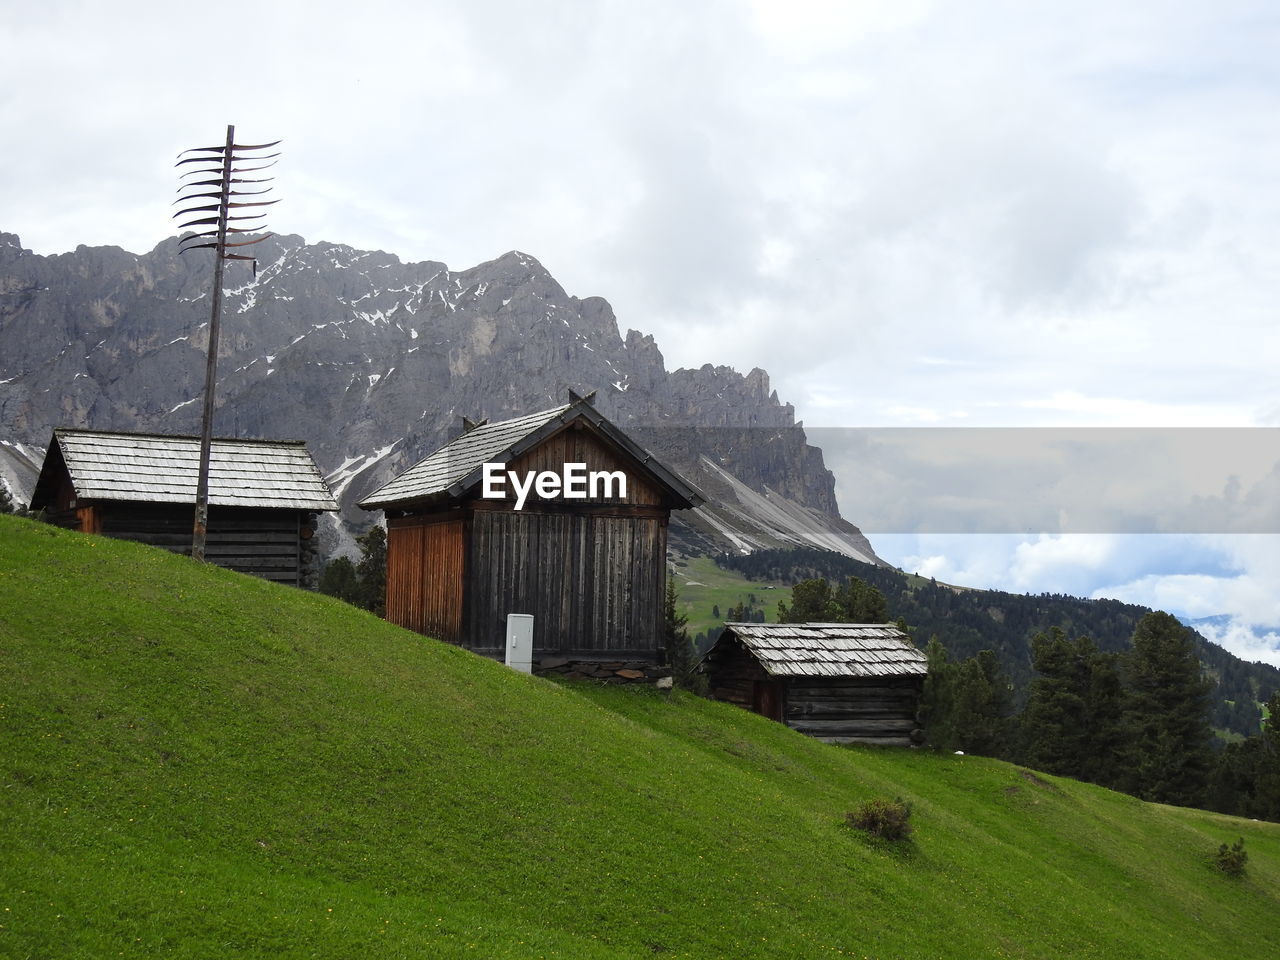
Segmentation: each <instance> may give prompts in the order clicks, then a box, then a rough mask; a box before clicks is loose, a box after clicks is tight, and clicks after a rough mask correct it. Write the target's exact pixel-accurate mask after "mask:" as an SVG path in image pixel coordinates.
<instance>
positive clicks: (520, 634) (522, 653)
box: [507, 613, 533, 673]
mask: <svg viewBox="0 0 1280 960" xmlns="http://www.w3.org/2000/svg"><path fill="white" fill-rule="evenodd" d="M507 666H508V667H510V668H511V669H513V670H519V671H520V672H521V673H533V615H532V614H528V613H508V614H507Z"/></svg>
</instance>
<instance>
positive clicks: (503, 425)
mask: <svg viewBox="0 0 1280 960" xmlns="http://www.w3.org/2000/svg"><path fill="white" fill-rule="evenodd" d="M579 419H582V420H586V421H587V422H588V423H589V424H590V425H591V426H592V427H594V428H595V429H596V430H597V431H598V432H599V433H600V434H601V435H602V436H604V437H605V438H607V439H608V440H610V441H611V442H612V443H613V444H614V445H615V446H617V447H619V448H621V449H622V450H623V451H625V452H626V453H627V454H629V455H630V456H631V457H632V458H633V459H635V460H636V461H637V462H638V463H639V465H640V467H641V468H642V469H643V470H645V471H646V472H647V473H649V474H650V476H652V477H653V479H655V480H656V481H657V482H658V483H659V484H660V485H662V486H664V487H665V488H666V489H667V490H668V491H669V492H670V493H671V494H672V496H673V497H674V499H675V500H676V501H677V505H678V506H681V507H696V506H697V505H698V504H700V503H702V496H701V495H700V494H699V493H698V491H696V490H695V489H694V488H693V487H691V486H689V485H688V484H687V483H685V482H684V481H683V480H681V479H680V478H679V477H678V476H676V475H675V474H674V473H672V472H671V471H670V470H668V469H667V468H666V467H664V466H663V465H662V464H661V463H659V462H658V461H657V460H655V459H654V458H653V455H652V454H650V453H649V452H648V451H646V450H645V449H644V448H643V447H641V446H639V445H638V444H637V443H636V442H635V441H633V440H631V439H630V438H629V437H628V436H627V435H626V434H625V433H623V432H622V431H621V430H619V429H618V428H617V427H615V426H614V425H613V424H612V423H610V422H609V420H607V419H606V418H605V417H604V415H603V414H601V413H600V412H599V411H597V410H596V409H595V408H594V407H593V406H591V404H590V402H589V400H588V399H577V400H575V401H574V402H572V403H567V404H565V405H563V406H560V407H553V408H552V409H550V410H541V411H539V412H538V413H530V414H527V415H526V416H523V417H516V418H514V419H512V420H503V421H501V422H499V423H488V424H484V425H483V426H479V427H476V428H474V429H472V430H470V431H469V432H467V433H464V434H462V436H460V437H458V438H457V439H455V440H453V441H451V442H450V443H447V444H445V445H444V446H443V447H441V448H440V449H439V450H437V451H436V452H435V453H433V454H431V455H430V456H429V457H427V458H426V459H424V460H420V461H419V462H418V463H416V464H414V465H413V466H412V467H410V468H409V469H408V470H406V471H405V472H404V473H402V474H400V475H399V476H397V477H395V478H394V479H392V480H390V481H389V482H388V483H386V484H384V485H383V486H382V487H380V488H379V489H378V490H376V491H374V492H373V493H371V494H370V495H369V496H367V497H365V499H363V500H362V501H360V506H362V507H364V508H365V509H366V510H381V509H386V508H401V507H406V506H424V505H427V504H430V503H432V502H435V501H442V500H449V499H454V498H457V497H461V496H463V495H464V494H465V493H466V492H467V491H469V490H470V489H471V488H473V487H475V486H478V485H479V484H480V482H481V480H482V479H483V470H484V465H485V464H486V463H509V462H510V461H512V460H515V459H516V458H517V457H519V456H521V455H522V454H523V453H525V452H526V451H528V450H532V449H533V448H534V447H536V446H537V445H538V444H540V443H542V442H543V441H544V440H546V439H548V438H550V437H551V436H553V435H554V434H556V433H559V432H560V431H561V430H562V429H564V428H565V427H566V426H568V425H569V424H570V423H572V422H573V421H575V420H579Z"/></svg>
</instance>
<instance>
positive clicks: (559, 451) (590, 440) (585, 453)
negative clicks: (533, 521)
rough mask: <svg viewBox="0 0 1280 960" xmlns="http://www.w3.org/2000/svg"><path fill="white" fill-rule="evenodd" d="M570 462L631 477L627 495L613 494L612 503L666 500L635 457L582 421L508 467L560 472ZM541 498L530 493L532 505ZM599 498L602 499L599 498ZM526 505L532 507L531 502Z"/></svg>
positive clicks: (519, 472)
mask: <svg viewBox="0 0 1280 960" xmlns="http://www.w3.org/2000/svg"><path fill="white" fill-rule="evenodd" d="M566 463H585V464H586V465H587V472H588V473H591V472H592V471H597V470H607V471H610V472H612V471H621V472H622V473H624V474H625V475H626V477H627V495H626V496H625V497H613V498H610V499H609V500H607V501H604V502H607V503H612V504H624V503H625V504H634V505H647V506H657V505H658V504H661V503H662V502H663V500H664V497H663V493H662V491H661V490H660V489H659V488H658V487H657V486H655V485H654V484H653V483H651V482H650V481H649V480H648V479H647V478H646V477H644V476H643V475H642V474H641V473H640V472H639V471H638V470H636V467H635V461H634V460H632V459H631V458H630V457H626V456H624V455H622V454H621V453H619V452H618V451H616V450H614V449H613V448H612V447H610V446H608V445H607V444H605V443H604V442H603V441H601V440H600V438H599V437H597V436H596V435H595V434H594V433H593V432H592V431H591V429H590V427H589V426H588V425H587V424H585V423H583V422H581V421H579V422H576V423H574V424H572V425H571V426H569V427H568V428H566V429H565V430H563V431H561V432H560V433H557V434H556V435H555V436H552V437H549V438H548V439H547V440H546V441H544V442H543V443H540V444H539V445H538V446H537V447H535V448H534V449H532V450H530V451H529V452H527V453H525V454H524V455H523V456H521V457H517V458H516V459H515V460H514V461H512V462H511V463H510V464H508V465H507V467H506V469H507V470H512V471H515V472H516V473H517V474H520V475H522V476H523V475H524V474H525V473H526V472H528V471H532V472H538V471H543V470H547V471H550V472H552V473H557V474H558V473H560V472H561V471H562V470H563V469H564V465H565V464H566ZM537 502H538V498H537V495H536V494H535V493H532V492H531V493H530V494H529V505H533V504H535V503H537ZM567 502H568V503H576V504H581V503H588V502H592V501H591V499H590V498H588V499H587V500H570V501H567ZM595 502H600V501H599V500H596V501H595ZM525 509H526V510H527V509H529V507H528V506H526V507H525Z"/></svg>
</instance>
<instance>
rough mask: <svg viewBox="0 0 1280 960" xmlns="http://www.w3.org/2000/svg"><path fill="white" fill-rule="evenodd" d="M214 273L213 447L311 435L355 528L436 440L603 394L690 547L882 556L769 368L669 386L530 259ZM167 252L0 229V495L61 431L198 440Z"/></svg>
mask: <svg viewBox="0 0 1280 960" xmlns="http://www.w3.org/2000/svg"><path fill="white" fill-rule="evenodd" d="M255 249H256V250H257V251H258V255H259V257H260V259H259V262H258V265H257V270H256V273H254V272H252V271H251V270H250V268H249V266H248V265H247V264H238V263H232V264H229V266H228V269H227V278H226V282H225V287H224V288H225V299H224V306H223V314H222V316H223V322H222V335H221V338H220V344H219V351H218V355H219V356H218V379H219V382H218V388H217V405H218V406H217V414H216V418H215V424H214V430H215V433H217V434H219V435H231V436H243V437H272V438H301V439H305V440H306V441H307V442H308V444H309V446H310V449H311V450H312V452H313V454H314V455H315V457H316V460H317V462H318V463H319V464H320V466H321V469H322V470H324V471H326V472H327V473H328V476H329V480H330V483H331V485H332V486H333V487H334V491H335V493H337V494H338V496H339V499H340V500H341V502H342V503H343V505H344V510H343V517H344V518H345V520H346V525H347V527H348V528H350V527H356V528H358V527H363V526H367V525H368V523H369V522H370V521H371V519H372V518H371V517H370V516H369V515H367V514H364V513H363V512H362V511H360V510H358V509H357V508H355V507H354V504H355V502H356V501H357V500H358V499H359V498H360V497H361V496H363V495H364V494H365V493H367V492H369V491H371V490H372V489H374V488H375V487H376V486H378V485H380V484H381V483H382V482H384V481H385V480H386V479H387V478H389V477H390V476H391V475H393V474H394V473H396V472H398V471H400V470H402V469H404V468H405V467H407V466H409V465H410V464H412V463H414V462H415V461H417V460H418V459H420V458H421V457H423V456H425V455H426V454H428V453H430V452H431V451H432V450H433V449H435V448H436V447H438V446H439V445H440V444H442V443H444V442H445V441H446V440H448V439H449V438H450V437H452V436H453V435H455V434H456V433H457V432H458V431H459V430H460V423H461V418H462V416H464V415H465V416H469V417H471V418H473V419H479V418H482V417H488V418H491V419H495V420H496V419H500V418H504V417H508V416H514V415H517V414H519V413H525V412H529V411H532V410H537V409H544V408H546V407H549V406H553V405H555V404H557V403H562V402H564V399H565V397H566V395H567V391H568V390H569V389H571V388H572V389H576V390H578V391H579V392H586V391H587V390H591V389H596V390H597V391H598V393H597V398H596V405H597V407H598V408H599V409H600V410H601V412H603V413H604V414H605V415H606V416H608V417H610V418H611V419H613V420H614V421H615V422H616V423H618V424H619V425H620V426H622V427H623V428H624V429H626V430H628V431H629V432H631V433H632V434H633V435H634V436H635V437H636V438H637V439H638V440H639V441H640V442H642V443H644V444H645V445H647V446H649V447H650V448H651V449H653V450H654V452H655V453H657V454H658V455H659V456H660V457H662V458H663V459H664V460H665V461H667V462H668V463H669V464H670V465H671V466H673V467H674V468H676V469H677V470H678V471H680V472H681V473H682V474H683V475H685V476H686V477H687V479H689V480H690V481H691V482H693V483H694V484H695V485H697V486H698V487H699V488H701V489H702V490H703V491H704V493H705V494H706V495H707V497H708V501H709V503H708V505H707V506H706V507H704V508H701V509H699V510H698V511H696V512H692V513H690V514H686V515H685V516H684V517H682V518H680V520H678V521H676V522H675V523H673V540H674V541H676V542H677V543H678V544H679V545H681V546H682V547H683V548H684V549H710V550H716V551H719V550H725V549H729V550H751V549H754V548H757V547H761V546H776V545H787V544H803V545H818V546H823V547H825V548H826V549H831V550H836V551H839V552H841V553H845V554H847V555H849V556H854V557H859V558H862V559H867V560H873V561H874V560H875V554H874V553H873V551H872V550H871V546H870V544H869V543H867V541H866V539H865V538H864V537H863V536H862V535H861V534H860V533H859V532H858V530H857V529H856V528H855V527H853V526H852V525H851V524H849V523H847V522H845V521H844V520H843V519H841V518H840V516H839V512H838V509H837V507H836V501H835V494H834V482H833V478H832V476H831V473H830V472H829V471H828V470H827V469H826V468H825V466H824V465H823V460H822V452H821V451H820V450H819V449H817V448H816V447H813V446H810V445H809V444H808V443H807V442H806V439H805V435H804V431H803V428H802V426H801V425H800V424H797V423H796V422H795V411H794V409H793V408H792V407H791V405H790V404H785V403H782V402H781V401H780V400H779V399H778V396H777V393H776V392H774V391H772V390H771V389H770V386H769V377H768V374H766V373H765V372H764V371H763V370H759V369H756V370H752V371H751V372H750V373H748V374H746V375H745V376H744V375H742V374H739V373H738V372H736V371H734V370H732V369H730V368H728V367H715V366H711V365H710V364H708V365H706V366H703V367H701V368H699V369H696V370H687V369H679V370H675V371H668V370H667V369H666V366H665V363H664V361H663V357H662V353H661V352H660V350H659V349H658V346H657V344H656V343H655V342H654V340H653V338H652V337H651V336H645V335H642V334H641V333H639V332H637V331H636V330H628V331H627V333H626V336H625V337H624V336H622V335H621V334H620V333H619V329H618V324H617V320H616V318H615V317H614V314H613V310H612V308H611V307H610V306H609V304H608V303H607V302H606V301H605V300H603V299H601V298H599V297H587V298H585V299H579V298H577V297H574V296H570V295H569V294H568V293H566V292H565V291H564V289H563V288H562V287H561V286H560V285H559V284H558V283H557V282H556V281H555V279H554V278H553V277H552V276H551V275H550V274H549V273H548V272H547V271H546V269H545V268H543V266H542V265H541V264H540V263H539V262H538V261H537V260H535V259H534V258H533V257H531V256H528V255H527V254H524V253H519V252H511V253H507V254H505V255H503V256H501V257H499V258H498V259H496V260H492V261H490V262H488V263H483V264H480V265H479V266H475V267H472V268H470V269H467V270H462V271H453V270H450V269H449V268H448V267H447V266H445V265H444V264H443V263H435V262H430V261H428V262H423V263H402V262H401V261H400V260H399V259H398V258H396V257H394V256H392V255H390V254H386V253H381V252H376V251H361V250H354V249H352V248H350V247H347V246H342V245H340V244H332V243H314V244H308V243H307V242H305V241H304V240H303V239H302V238H301V237H296V236H277V237H272V238H270V239H268V240H267V241H265V242H264V243H262V244H260V245H258V246H257V247H256V248H255ZM202 253H206V252H205V251H201V252H197V253H193V254H190V255H188V256H185V257H179V256H178V253H177V242H176V239H173V238H171V239H168V240H166V241H164V242H162V243H161V244H159V245H158V246H157V247H156V248H155V249H154V250H152V251H151V252H150V253H147V254H142V255H137V254H132V253H128V252H126V251H124V250H121V249H119V248H118V247H94V248H90V247H85V246H81V247H78V248H77V249H76V250H75V251H74V252H72V253H67V254H62V255H57V256H39V255H35V254H33V253H31V251H29V250H24V249H23V248H22V245H21V242H20V240H19V238H18V237H16V236H14V235H12V234H3V233H0V478H7V482H8V483H9V484H10V485H12V486H14V487H16V488H17V490H18V492H19V493H22V492H26V491H29V489H30V485H31V482H32V479H33V478H32V475H31V473H32V468H33V465H34V466H36V467H38V464H39V462H40V460H41V458H42V455H43V450H44V447H45V445H46V444H47V443H48V440H49V436H50V431H51V430H52V428H53V427H55V426H78V427H89V428H94V429H107V430H143V431H160V432H171V433H198V432H199V425H200V423H199V421H200V399H199V398H200V395H201V391H202V389H203V383H204V363H205V360H204V357H205V347H206V344H207V341H208V321H209V308H210V300H209V296H210V286H211V279H212V264H211V262H210V258H209V257H208V256H202V255H201V254H202Z"/></svg>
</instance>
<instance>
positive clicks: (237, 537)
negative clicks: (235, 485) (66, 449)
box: [77, 501, 302, 586]
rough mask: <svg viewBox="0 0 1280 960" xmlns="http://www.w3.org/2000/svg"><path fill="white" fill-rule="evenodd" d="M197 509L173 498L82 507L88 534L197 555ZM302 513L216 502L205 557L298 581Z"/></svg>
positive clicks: (231, 566) (273, 577)
mask: <svg viewBox="0 0 1280 960" xmlns="http://www.w3.org/2000/svg"><path fill="white" fill-rule="evenodd" d="M193 511H194V508H193V507H187V506H183V505H180V504H167V503H127V502H122V501H108V502H98V503H95V504H92V506H90V505H81V506H79V507H77V514H78V515H79V517H80V520H81V522H82V524H83V526H81V527H80V529H82V530H83V531H84V532H86V533H101V534H103V535H105V536H108V537H115V538H116V539H119V540H133V541H136V542H138V543H145V544H149V545H150V546H153V547H162V548H164V549H165V550H171V551H173V552H174V553H182V554H186V555H188V556H189V555H190V554H191V527H192V524H193V521H194V512H193ZM301 516H302V515H301V514H300V513H299V512H298V511H296V510H270V509H258V508H249V507H210V508H209V528H208V529H209V532H208V541H207V543H206V546H205V558H206V559H207V560H208V561H209V562H210V563H213V564H216V565H217V566H219V567H226V568H228V569H230V570H238V571H240V572H241V573H249V574H253V575H254V576H257V577H262V578H263V579H266V580H273V581H275V582H277V583H288V584H292V585H294V586H297V584H298V576H299V569H300V566H301V563H300V549H299V533H300V529H301Z"/></svg>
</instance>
